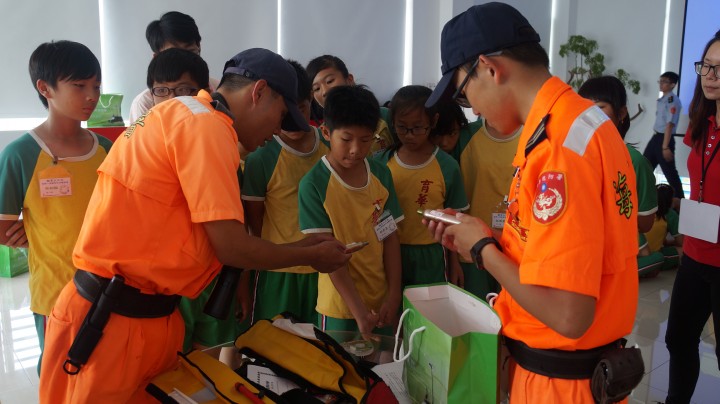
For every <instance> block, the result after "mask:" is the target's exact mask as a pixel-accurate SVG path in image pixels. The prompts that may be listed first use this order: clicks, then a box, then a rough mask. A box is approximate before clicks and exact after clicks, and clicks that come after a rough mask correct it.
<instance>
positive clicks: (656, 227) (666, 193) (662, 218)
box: [645, 184, 683, 269]
mask: <svg viewBox="0 0 720 404" xmlns="http://www.w3.org/2000/svg"><path fill="white" fill-rule="evenodd" d="M674 195H675V190H674V189H673V188H672V187H671V186H670V185H668V184H658V185H657V200H658V210H657V213H656V214H655V222H654V223H653V226H652V228H651V229H650V230H649V231H648V232H647V233H645V238H646V239H647V246H646V248H647V250H648V252H649V253H650V254H653V253H660V254H662V256H663V265H662V269H675V268H677V266H678V264H679V263H680V257H681V256H682V244H683V235H682V234H680V232H679V231H678V224H679V222H680V216H679V215H678V213H677V212H676V211H675V210H674V209H673V208H672V202H673V196H674ZM668 234H669V235H670V237H671V239H670V238H668V237H667V236H668Z"/></svg>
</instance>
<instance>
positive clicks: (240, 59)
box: [223, 48, 310, 132]
mask: <svg viewBox="0 0 720 404" xmlns="http://www.w3.org/2000/svg"><path fill="white" fill-rule="evenodd" d="M225 74H239V75H241V76H245V77H247V78H249V79H251V80H265V81H267V83H268V86H270V88H272V89H273V90H274V91H275V92H277V93H278V94H280V95H281V96H282V97H283V98H284V99H285V106H287V109H288V113H287V115H285V118H284V119H283V121H282V125H281V127H282V129H283V130H286V131H288V132H299V131H305V132H307V131H309V130H310V126H309V125H308V123H307V121H306V120H305V117H304V116H303V115H302V114H301V113H300V110H299V109H298V106H297V98H298V97H297V73H295V69H294V68H293V67H292V65H290V63H288V62H287V61H286V60H285V59H283V57H282V56H280V55H278V54H277V53H275V52H273V51H269V50H267V49H263V48H252V49H248V50H245V51H242V52H240V53H238V54H237V55H235V56H233V58H232V59H230V60H228V61H227V63H225V67H224V68H223V75H225Z"/></svg>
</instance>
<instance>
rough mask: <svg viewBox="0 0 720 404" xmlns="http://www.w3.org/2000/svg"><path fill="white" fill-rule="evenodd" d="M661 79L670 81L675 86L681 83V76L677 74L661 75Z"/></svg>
mask: <svg viewBox="0 0 720 404" xmlns="http://www.w3.org/2000/svg"><path fill="white" fill-rule="evenodd" d="M660 77H663V78H666V79H668V80H670V82H671V83H673V84H677V82H678V81H680V76H678V74H677V73H675V72H665V73H663V74H661V75H660Z"/></svg>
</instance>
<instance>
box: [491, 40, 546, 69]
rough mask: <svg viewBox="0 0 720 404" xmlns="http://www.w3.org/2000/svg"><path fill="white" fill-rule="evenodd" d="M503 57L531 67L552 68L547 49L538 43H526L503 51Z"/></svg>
mask: <svg viewBox="0 0 720 404" xmlns="http://www.w3.org/2000/svg"><path fill="white" fill-rule="evenodd" d="M502 55H503V56H505V57H508V58H510V59H512V60H514V61H516V62H520V63H521V64H523V65H525V66H529V67H544V68H546V69H549V68H550V59H549V57H548V54H547V52H546V51H545V48H543V47H542V46H541V45H540V43H538V42H525V43H522V44H520V45H515V46H512V47H510V48H505V49H503V50H502Z"/></svg>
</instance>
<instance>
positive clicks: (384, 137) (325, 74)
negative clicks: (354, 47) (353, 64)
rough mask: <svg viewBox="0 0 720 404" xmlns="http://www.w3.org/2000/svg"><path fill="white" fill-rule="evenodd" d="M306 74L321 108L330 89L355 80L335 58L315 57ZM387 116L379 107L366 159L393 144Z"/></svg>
mask: <svg viewBox="0 0 720 404" xmlns="http://www.w3.org/2000/svg"><path fill="white" fill-rule="evenodd" d="M307 73H308V76H310V81H311V82H312V95H313V97H314V99H315V102H317V104H318V105H319V106H320V107H321V108H324V107H325V99H326V97H327V93H328V91H330V89H331V88H334V87H337V86H354V85H355V78H354V77H353V75H352V74H351V73H350V72H349V71H348V68H347V66H345V62H343V61H342V59H340V58H339V57H337V56H333V55H322V56H318V57H316V58H315V59H313V60H311V61H310V63H308V65H307ZM388 115H389V112H388V109H387V108H385V107H380V118H379V119H378V121H377V125H376V127H375V129H374V138H373V140H372V144H371V146H370V150H369V151H368V157H370V156H373V155H378V154H380V153H382V151H383V150H385V149H386V148H388V147H390V146H391V145H392V144H393V137H392V134H391V133H390V128H389V127H388Z"/></svg>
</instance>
